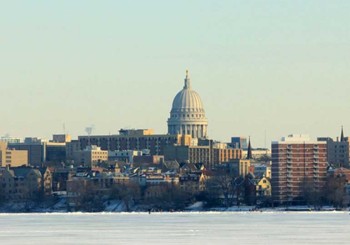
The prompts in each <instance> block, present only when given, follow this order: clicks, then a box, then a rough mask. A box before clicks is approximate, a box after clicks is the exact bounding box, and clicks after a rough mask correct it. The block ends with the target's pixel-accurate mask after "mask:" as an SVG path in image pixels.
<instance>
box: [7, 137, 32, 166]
mask: <svg viewBox="0 0 350 245" xmlns="http://www.w3.org/2000/svg"><path fill="white" fill-rule="evenodd" d="M23 165H28V152H27V151H26V150H16V149H9V148H8V146H7V142H2V141H0V167H6V166H11V167H19V166H23Z"/></svg>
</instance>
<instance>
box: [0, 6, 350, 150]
mask: <svg viewBox="0 0 350 245" xmlns="http://www.w3.org/2000/svg"><path fill="white" fill-rule="evenodd" d="M2 5H3V7H2V8H1V10H0V11H1V16H2V17H1V18H2V21H1V22H0V27H1V29H2V36H1V38H0V43H1V45H0V52H1V54H2V59H0V62H1V63H0V64H1V67H2V68H1V72H0V80H1V81H2V82H1V90H2V96H1V97H0V102H1V104H2V105H3V106H2V109H1V115H2V120H1V126H0V135H5V134H7V133H8V134H10V135H11V136H14V137H25V136H38V137H44V138H49V137H51V135H52V134H54V133H60V132H63V131H64V129H63V128H64V127H63V125H65V129H66V132H67V133H70V134H72V136H73V137H76V136H78V135H85V134H86V132H85V128H86V127H87V126H90V125H95V131H93V134H109V133H110V134H117V132H118V130H119V129H120V128H125V127H127V128H152V129H154V130H155V132H156V133H166V132H167V123H166V121H167V118H168V117H169V112H170V110H171V103H172V99H173V98H174V96H175V95H176V93H177V92H178V91H180V90H181V88H182V86H183V78H184V74H185V70H186V69H189V72H190V77H191V81H192V86H193V89H194V90H196V91H197V92H198V93H199V94H200V95H201V98H202V101H203V104H204V108H205V113H206V117H207V118H208V136H209V137H210V138H213V139H217V140H222V141H227V142H228V141H230V137H231V136H251V138H252V144H253V146H254V147H256V146H261V147H263V146H267V147H270V143H271V141H272V140H278V139H279V138H280V137H282V136H286V135H288V134H291V133H306V134H310V135H311V136H312V137H313V138H316V137H318V136H330V137H336V136H339V135H340V134H339V133H340V127H341V125H344V131H345V134H347V132H348V128H349V124H350V118H349V116H348V112H349V109H350V108H349V107H350V106H349V105H348V104H349V103H348V99H347V96H348V94H347V91H348V90H349V89H350V83H348V78H349V77H350V71H349V69H348V67H349V63H350V58H349V55H348V54H349V51H350V50H349V42H350V34H349V32H348V30H347V26H346V25H345V23H347V22H348V21H349V16H348V14H347V12H348V11H347V10H348V9H349V7H350V3H348V2H347V1H332V2H328V1H323V0H322V1H308V2H307V3H305V2H303V1H293V2H283V3H282V2H280V3H276V2H274V1H264V2H261V3H259V2H256V1H222V2H220V3H218V2H215V1H205V2H203V1H191V2H188V1H177V2H176V3H164V2H162V1H148V2H147V3H144V2H142V1H139V2H133V3H127V2H116V1H105V2H103V3H97V2H93V1H75V2H74V3H72V2H71V1H60V2H59V3H58V2H45V3H44V2H39V1H31V2H26V3H23V2H20V4H19V2H17V1H11V2H8V3H4V4H2ZM265 135H266V140H265Z"/></svg>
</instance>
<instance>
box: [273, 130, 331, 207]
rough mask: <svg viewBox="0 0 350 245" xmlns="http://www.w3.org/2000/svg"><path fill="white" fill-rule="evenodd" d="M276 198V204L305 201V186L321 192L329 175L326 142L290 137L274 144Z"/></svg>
mask: <svg viewBox="0 0 350 245" xmlns="http://www.w3.org/2000/svg"><path fill="white" fill-rule="evenodd" d="M271 169H272V173H271V174H272V183H271V184H272V195H273V199H274V202H276V203H280V204H281V203H287V202H288V203H292V202H296V201H297V200H300V199H301V198H303V190H304V189H305V187H308V188H312V189H313V190H314V191H320V190H321V188H323V187H324V185H325V181H326V175H327V145H326V142H320V141H311V140H310V138H309V137H308V136H307V135H295V134H293V135H289V136H288V137H283V138H282V139H281V140H280V141H273V142H272V167H271Z"/></svg>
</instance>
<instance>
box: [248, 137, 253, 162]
mask: <svg viewBox="0 0 350 245" xmlns="http://www.w3.org/2000/svg"><path fill="white" fill-rule="evenodd" d="M247 159H252V146H251V144H250V136H249V142H248V150H247Z"/></svg>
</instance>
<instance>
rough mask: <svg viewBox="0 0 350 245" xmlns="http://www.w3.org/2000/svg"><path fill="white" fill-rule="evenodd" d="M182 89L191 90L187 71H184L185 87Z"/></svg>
mask: <svg viewBox="0 0 350 245" xmlns="http://www.w3.org/2000/svg"><path fill="white" fill-rule="evenodd" d="M184 89H191V80H190V78H189V76H188V70H186V77H185V86H184Z"/></svg>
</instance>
